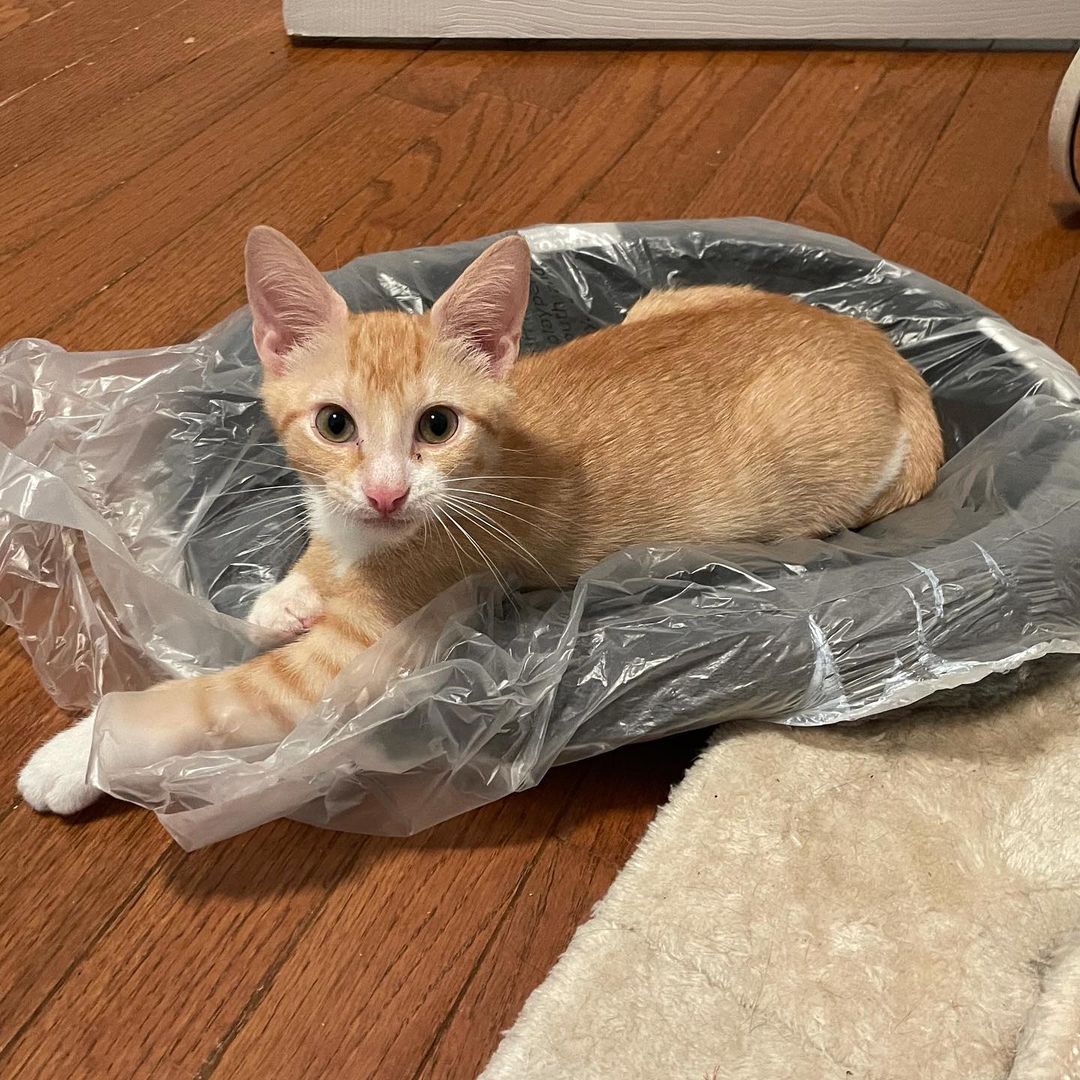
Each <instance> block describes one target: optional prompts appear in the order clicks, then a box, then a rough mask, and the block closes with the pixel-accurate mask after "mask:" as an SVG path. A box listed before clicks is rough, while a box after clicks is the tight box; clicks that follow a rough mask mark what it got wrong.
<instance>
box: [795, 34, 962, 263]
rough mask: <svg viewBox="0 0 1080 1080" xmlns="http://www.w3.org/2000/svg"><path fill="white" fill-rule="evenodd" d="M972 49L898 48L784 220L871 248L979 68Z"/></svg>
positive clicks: (906, 192) (909, 186)
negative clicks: (926, 50)
mask: <svg viewBox="0 0 1080 1080" xmlns="http://www.w3.org/2000/svg"><path fill="white" fill-rule="evenodd" d="M978 63H979V57H978V55H977V54H975V53H967V54H963V55H959V56H958V55H955V54H949V53H899V54H897V55H895V56H893V57H891V58H890V60H889V62H888V68H887V70H886V71H885V73H884V75H883V76H882V78H881V81H880V82H879V83H878V84H877V86H876V88H875V89H874V91H873V93H871V94H869V95H868V96H867V98H866V99H865V101H864V104H863V107H862V108H861V109H860V110H859V112H858V115H857V116H856V117H855V120H854V122H853V123H852V125H851V127H849V128H848V130H847V131H846V133H845V134H844V137H843V138H842V139H841V140H840V141H839V143H837V145H836V148H835V149H834V151H833V153H832V154H831V155H830V157H829V159H828V161H826V162H825V164H824V165H823V167H822V168H821V170H820V171H819V172H818V173H817V175H816V176H815V177H814V180H813V183H812V184H811V185H810V188H809V190H808V191H807V192H806V194H805V195H804V196H803V197H802V199H801V200H800V201H799V205H798V206H797V207H796V208H795V211H794V213H793V214H792V217H791V220H792V221H795V222H796V223H798V224H800V225H805V226H807V227H808V228H811V229H818V230H820V231H822V232H827V233H836V234H838V235H841V236H846V237H848V238H849V239H852V240H854V241H855V242H856V243H858V244H863V245H864V246H866V247H871V248H872V247H874V246H875V245H876V244H878V243H879V242H880V241H881V239H882V237H883V236H884V235H885V232H886V230H887V229H888V227H889V225H890V224H891V223H892V221H893V219H894V218H895V217H896V213H897V211H898V210H899V209H900V206H901V204H902V203H903V200H904V198H905V196H906V195H907V194H908V192H909V191H910V190H911V187H912V185H913V184H914V182H915V180H916V178H917V177H918V175H919V173H920V172H921V171H922V168H923V165H924V164H925V163H926V160H927V158H928V157H929V156H930V152H931V150H932V149H933V146H934V143H935V142H936V141H937V138H938V135H939V134H940V133H941V131H942V129H943V128H944V126H945V124H946V123H947V122H948V121H949V119H950V118H951V117H952V114H953V112H954V111H955V110H956V107H957V102H958V100H959V99H960V97H961V95H962V94H963V93H964V91H965V89H966V88H967V85H968V83H969V82H970V81H971V79H972V77H973V76H974V74H975V71H976V69H977V67H978Z"/></svg>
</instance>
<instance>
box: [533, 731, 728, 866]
mask: <svg viewBox="0 0 1080 1080" xmlns="http://www.w3.org/2000/svg"><path fill="white" fill-rule="evenodd" d="M708 737H709V735H708V732H707V731H692V732H688V733H687V734H684V735H673V736H672V737H671V738H668V739H662V740H659V741H657V742H653V743H644V744H642V745H640V746H627V747H624V748H623V749H621V750H614V751H612V752H611V753H609V754H605V755H604V756H603V757H601V758H598V759H597V760H595V761H591V762H580V763H579V764H576V765H573V766H569V767H570V768H577V769H588V773H587V775H586V779H585V780H583V782H582V784H581V786H580V792H579V795H578V797H577V798H576V799H575V800H574V803H573V805H572V806H569V807H567V809H566V812H565V813H564V814H563V815H562V817H560V818H559V822H558V824H557V826H556V828H555V831H554V833H553V837H554V839H555V840H556V841H558V842H559V843H560V844H565V845H569V846H570V847H572V848H575V849H577V850H579V851H582V852H585V853H586V854H587V855H588V856H589V858H592V859H598V860H600V861H601V862H605V863H607V864H608V865H609V867H610V868H611V869H612V871H613V872H614V871H615V870H617V869H618V868H619V867H621V866H622V865H623V863H625V862H626V860H627V859H628V858H629V857H630V855H631V853H632V852H633V850H634V848H635V847H637V844H638V841H639V840H640V839H641V835H642V833H644V831H645V830H646V829H647V828H648V826H649V823H650V822H651V821H652V819H653V818H654V817H655V816H656V809H657V807H658V806H661V805H663V803H665V802H667V797H668V794H669V793H670V791H671V789H672V787H673V786H674V785H675V784H677V783H678V782H679V781H680V780H681V779H682V776H683V773H685V772H686V770H687V768H689V766H690V764H691V763H692V762H693V761H694V759H695V758H696V757H697V756H698V754H700V753H701V751H702V749H704V746H705V743H706V741H707V740H708Z"/></svg>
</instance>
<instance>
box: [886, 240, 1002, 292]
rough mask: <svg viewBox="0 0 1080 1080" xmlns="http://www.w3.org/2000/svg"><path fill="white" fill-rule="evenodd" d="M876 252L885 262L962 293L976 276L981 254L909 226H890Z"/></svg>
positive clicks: (974, 247)
mask: <svg viewBox="0 0 1080 1080" xmlns="http://www.w3.org/2000/svg"><path fill="white" fill-rule="evenodd" d="M877 250H878V251H879V252H880V253H881V254H882V255H884V256H885V258H887V259H892V261H893V262H897V263H900V265H901V266H909V267H911V269H912V270H918V271H920V272H921V273H923V274H927V275H928V276H929V277H932V278H935V279H936V280H937V281H942V282H944V283H945V284H946V285H951V286H952V287H953V288H954V289H959V290H960V291H961V292H964V291H965V290H966V289H967V286H968V282H969V281H971V275H972V274H973V273H975V267H976V266H977V265H978V262H979V256H980V255H981V251H980V249H979V248H978V247H976V245H975V244H965V243H964V242H963V241H962V240H951V239H950V238H949V237H947V236H938V235H937V234H936V233H932V232H927V231H926V230H924V229H918V228H913V227H912V226H910V225H898V224H893V225H891V226H890V227H889V229H888V231H887V232H886V234H885V239H884V240H883V241H882V242H881V243H880V244H878V245H877Z"/></svg>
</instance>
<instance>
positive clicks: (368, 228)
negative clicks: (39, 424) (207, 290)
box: [50, 94, 551, 341]
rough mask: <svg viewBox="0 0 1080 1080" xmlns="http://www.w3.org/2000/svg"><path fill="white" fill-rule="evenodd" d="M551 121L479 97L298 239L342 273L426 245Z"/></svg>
mask: <svg viewBox="0 0 1080 1080" xmlns="http://www.w3.org/2000/svg"><path fill="white" fill-rule="evenodd" d="M550 121H551V117H550V114H547V113H544V112H543V111H542V110H539V109H536V108H534V107H532V106H529V105H523V104H522V105H519V104H514V103H511V102H508V101H506V100H505V99H503V98H498V97H491V96H488V95H484V94H480V95H476V96H475V97H473V98H471V99H470V101H469V103H468V104H467V105H464V106H462V108H461V109H459V110H458V111H457V112H455V113H453V114H452V115H451V116H449V117H448V118H447V119H446V121H445V122H444V123H443V124H440V125H439V126H438V127H437V128H436V129H435V130H434V131H433V132H432V133H431V134H430V135H428V136H426V137H424V138H422V139H420V140H419V141H418V142H416V143H415V144H414V145H413V146H411V147H410V148H409V149H408V151H406V153H405V154H403V155H402V156H401V157H400V158H399V159H398V160H397V161H395V162H394V163H393V164H391V165H390V166H389V167H388V168H387V169H385V170H383V171H382V172H381V173H380V174H379V175H378V176H377V177H376V178H375V179H374V180H372V181H370V182H369V183H367V184H365V185H364V186H363V187H362V188H361V189H360V190H359V191H358V192H356V194H354V195H353V196H352V197H351V198H349V199H348V200H346V202H345V203H343V204H342V205H341V206H339V207H338V208H337V209H336V210H334V211H333V212H332V213H331V214H330V215H329V216H328V217H326V218H325V220H322V221H319V222H318V223H317V224H315V225H314V226H308V227H306V231H303V232H299V231H298V232H297V233H296V237H295V238H296V240H297V242H298V243H299V244H301V246H302V247H303V248H304V250H305V251H306V252H308V254H309V255H310V257H311V258H312V259H313V260H314V261H315V262H316V264H317V265H319V266H324V267H333V266H340V265H341V264H342V263H344V262H347V261H348V260H349V259H350V258H353V257H354V256H356V255H359V254H362V253H364V252H374V251H386V250H389V249H391V248H401V247H410V246H414V245H416V244H420V243H423V242H424V241H425V240H426V239H427V237H428V236H429V235H430V234H431V232H432V231H433V230H434V229H435V228H436V227H437V226H438V225H439V224H440V223H441V222H442V221H444V220H445V219H446V218H447V217H448V216H449V215H450V214H451V213H453V211H454V210H456V209H457V208H458V207H459V206H462V205H463V204H464V203H466V202H467V201H468V200H469V199H471V198H474V197H475V196H476V195H478V194H479V193H480V192H482V191H483V189H484V187H485V186H486V185H487V184H488V183H489V181H490V177H491V176H494V175H497V174H498V172H499V170H500V169H501V168H503V167H504V166H505V165H507V163H509V162H510V161H512V160H513V159H514V157H515V155H516V154H517V153H518V152H519V151H520V149H521V148H522V147H523V146H524V145H526V144H527V143H528V141H529V140H530V139H532V138H533V137H534V136H535V135H536V134H537V133H538V132H539V131H540V130H542V129H543V127H544V126H545V125H546V124H547V123H549V122H550ZM141 269H142V268H140V270H141ZM238 282H239V279H238V278H237V277H236V275H235V274H233V280H232V282H231V283H230V284H228V285H225V286H224V287H223V289H222V292H221V294H220V297H219V299H218V300H217V302H216V303H214V304H213V305H212V306H210V307H209V308H207V309H206V310H205V311H203V312H200V313H198V314H197V316H196V311H195V310H192V311H190V312H189V315H190V316H192V317H193V319H189V321H187V322H185V323H183V327H184V329H183V331H182V332H180V333H179V334H178V335H177V340H180V341H183V340H186V339H188V338H191V337H194V336H195V335H196V334H197V333H199V332H201V331H203V330H205V329H207V328H208V327H210V326H212V325H214V324H215V323H216V322H218V321H220V320H221V319H223V318H225V316H227V315H229V314H230V313H231V312H233V311H234V310H235V309H236V308H238V307H240V306H241V305H242V304H243V303H244V302H245V296H244V288H243V285H242V284H238ZM99 299H100V298H95V299H94V300H93V301H91V302H90V304H88V305H87V307H86V308H85V309H84V312H85V314H86V317H88V318H93V319H96V318H97V317H98V314H97V308H98V301H99ZM82 314H83V313H77V314H76V315H73V316H72V318H71V327H70V329H69V327H68V325H67V323H66V322H65V324H64V325H63V326H62V327H58V328H54V329H51V330H50V333H54V334H55V333H60V334H63V335H71V336H74V335H75V334H77V333H80V332H81V322H80V319H81V316H82ZM149 332H155V331H152V330H149V329H148V333H149Z"/></svg>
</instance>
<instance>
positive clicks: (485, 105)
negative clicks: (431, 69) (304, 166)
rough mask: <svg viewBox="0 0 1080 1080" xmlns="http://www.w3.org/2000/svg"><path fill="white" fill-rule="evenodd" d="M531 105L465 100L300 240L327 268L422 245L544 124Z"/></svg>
mask: <svg viewBox="0 0 1080 1080" xmlns="http://www.w3.org/2000/svg"><path fill="white" fill-rule="evenodd" d="M551 122H552V116H551V114H550V113H548V112H545V111H544V110H542V109H538V108H537V107H536V106H535V105H529V104H526V103H520V102H514V101H508V100H507V99H506V98H502V97H494V96H491V95H489V94H477V95H475V96H473V97H472V98H471V99H470V101H469V103H468V104H467V105H464V106H462V108H461V109H459V110H458V111H457V112H456V113H454V114H453V115H452V116H451V117H450V118H449V119H447V121H446V123H444V124H442V125H441V126H440V127H439V128H438V129H437V130H435V131H434V132H432V133H431V134H430V135H429V136H427V137H426V138H423V139H421V140H420V141H419V142H417V143H416V144H415V145H414V146H412V147H410V148H409V151H408V152H407V153H406V154H405V155H403V156H402V157H401V158H400V159H399V160H397V161H395V162H394V163H393V164H392V165H391V166H390V167H389V168H388V169H385V170H383V172H381V173H380V174H379V175H378V176H377V177H376V178H375V179H374V180H373V181H371V183H369V184H365V185H364V187H362V188H361V189H360V190H359V191H358V192H357V193H356V194H355V195H353V196H352V198H350V199H349V200H348V201H347V202H345V203H344V204H343V205H341V206H339V207H338V208H337V210H335V211H334V212H333V213H332V214H331V215H330V216H329V217H328V218H327V219H326V220H325V221H323V222H320V223H319V225H318V227H317V228H316V229H314V230H313V231H312V232H310V233H309V234H308V235H307V236H305V238H304V244H305V248H306V249H310V250H311V251H312V252H313V253H314V256H315V257H316V258H318V259H320V260H323V261H325V262H327V263H329V264H331V265H339V264H340V263H341V262H343V261H346V260H348V259H349V258H351V257H352V256H354V255H358V254H360V253H362V252H372V251H386V250H388V249H390V248H400V247H413V246H416V245H419V244H424V243H427V241H428V239H429V238H430V237H431V236H432V234H433V233H434V232H435V230H436V229H437V228H438V227H439V226H440V225H441V224H442V223H443V222H444V221H445V220H446V218H447V217H449V216H450V215H451V214H452V213H454V212H455V211H456V210H457V209H458V208H459V207H463V206H468V205H469V204H470V203H472V202H473V201H475V200H476V199H480V198H483V197H484V196H485V193H486V191H487V189H488V187H489V185H490V184H491V182H492V180H493V178H495V177H498V176H499V175H500V173H501V172H502V170H503V169H506V168H508V167H511V166H512V165H513V163H514V162H515V161H516V159H517V157H518V155H519V154H521V153H522V152H523V151H524V150H525V148H526V147H527V146H528V145H529V144H530V143H531V142H532V140H533V139H535V138H536V136H537V135H539V134H540V132H542V131H543V130H544V129H545V128H546V127H547V126H548V125H549V124H550V123H551Z"/></svg>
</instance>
